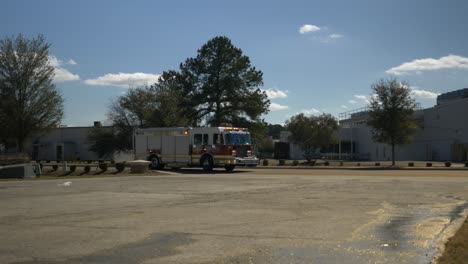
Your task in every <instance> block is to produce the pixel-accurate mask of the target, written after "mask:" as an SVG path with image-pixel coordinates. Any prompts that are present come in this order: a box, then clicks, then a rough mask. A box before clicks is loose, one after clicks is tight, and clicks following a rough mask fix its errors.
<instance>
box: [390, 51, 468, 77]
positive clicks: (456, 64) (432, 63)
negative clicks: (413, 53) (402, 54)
mask: <svg viewBox="0 0 468 264" xmlns="http://www.w3.org/2000/svg"><path fill="white" fill-rule="evenodd" d="M441 69H468V58H466V57H462V56H457V55H451V54H450V55H448V56H445V57H440V58H439V59H433V58H425V59H418V60H413V61H410V62H405V63H403V64H401V65H399V66H397V67H393V68H391V69H389V70H387V71H386V73H389V74H394V75H405V74H411V73H418V72H421V71H432V70H441Z"/></svg>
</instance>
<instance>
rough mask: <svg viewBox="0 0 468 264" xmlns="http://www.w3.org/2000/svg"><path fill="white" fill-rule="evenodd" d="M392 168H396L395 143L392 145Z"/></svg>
mask: <svg viewBox="0 0 468 264" xmlns="http://www.w3.org/2000/svg"><path fill="white" fill-rule="evenodd" d="M392 166H395V143H392Z"/></svg>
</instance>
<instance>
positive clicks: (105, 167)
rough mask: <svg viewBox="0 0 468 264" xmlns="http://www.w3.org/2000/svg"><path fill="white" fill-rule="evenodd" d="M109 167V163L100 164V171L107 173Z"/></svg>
mask: <svg viewBox="0 0 468 264" xmlns="http://www.w3.org/2000/svg"><path fill="white" fill-rule="evenodd" d="M107 166H108V165H107V163H105V162H101V163H99V169H100V170H101V171H102V172H105V171H107Z"/></svg>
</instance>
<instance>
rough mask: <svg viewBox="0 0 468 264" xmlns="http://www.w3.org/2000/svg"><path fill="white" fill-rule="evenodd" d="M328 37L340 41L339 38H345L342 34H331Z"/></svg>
mask: <svg viewBox="0 0 468 264" xmlns="http://www.w3.org/2000/svg"><path fill="white" fill-rule="evenodd" d="M328 37H329V38H331V39H339V38H343V37H344V36H343V35H341V34H331V35H329V36H328Z"/></svg>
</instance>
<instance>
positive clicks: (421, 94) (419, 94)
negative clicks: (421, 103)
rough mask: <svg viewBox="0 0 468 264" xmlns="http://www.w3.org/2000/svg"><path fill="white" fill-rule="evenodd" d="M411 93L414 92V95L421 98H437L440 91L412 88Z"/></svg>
mask: <svg viewBox="0 0 468 264" xmlns="http://www.w3.org/2000/svg"><path fill="white" fill-rule="evenodd" d="M411 93H412V94H413V96H414V97H416V98H419V99H436V98H437V96H438V95H440V94H439V93H434V92H431V91H426V90H420V89H414V88H412V91H411Z"/></svg>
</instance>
